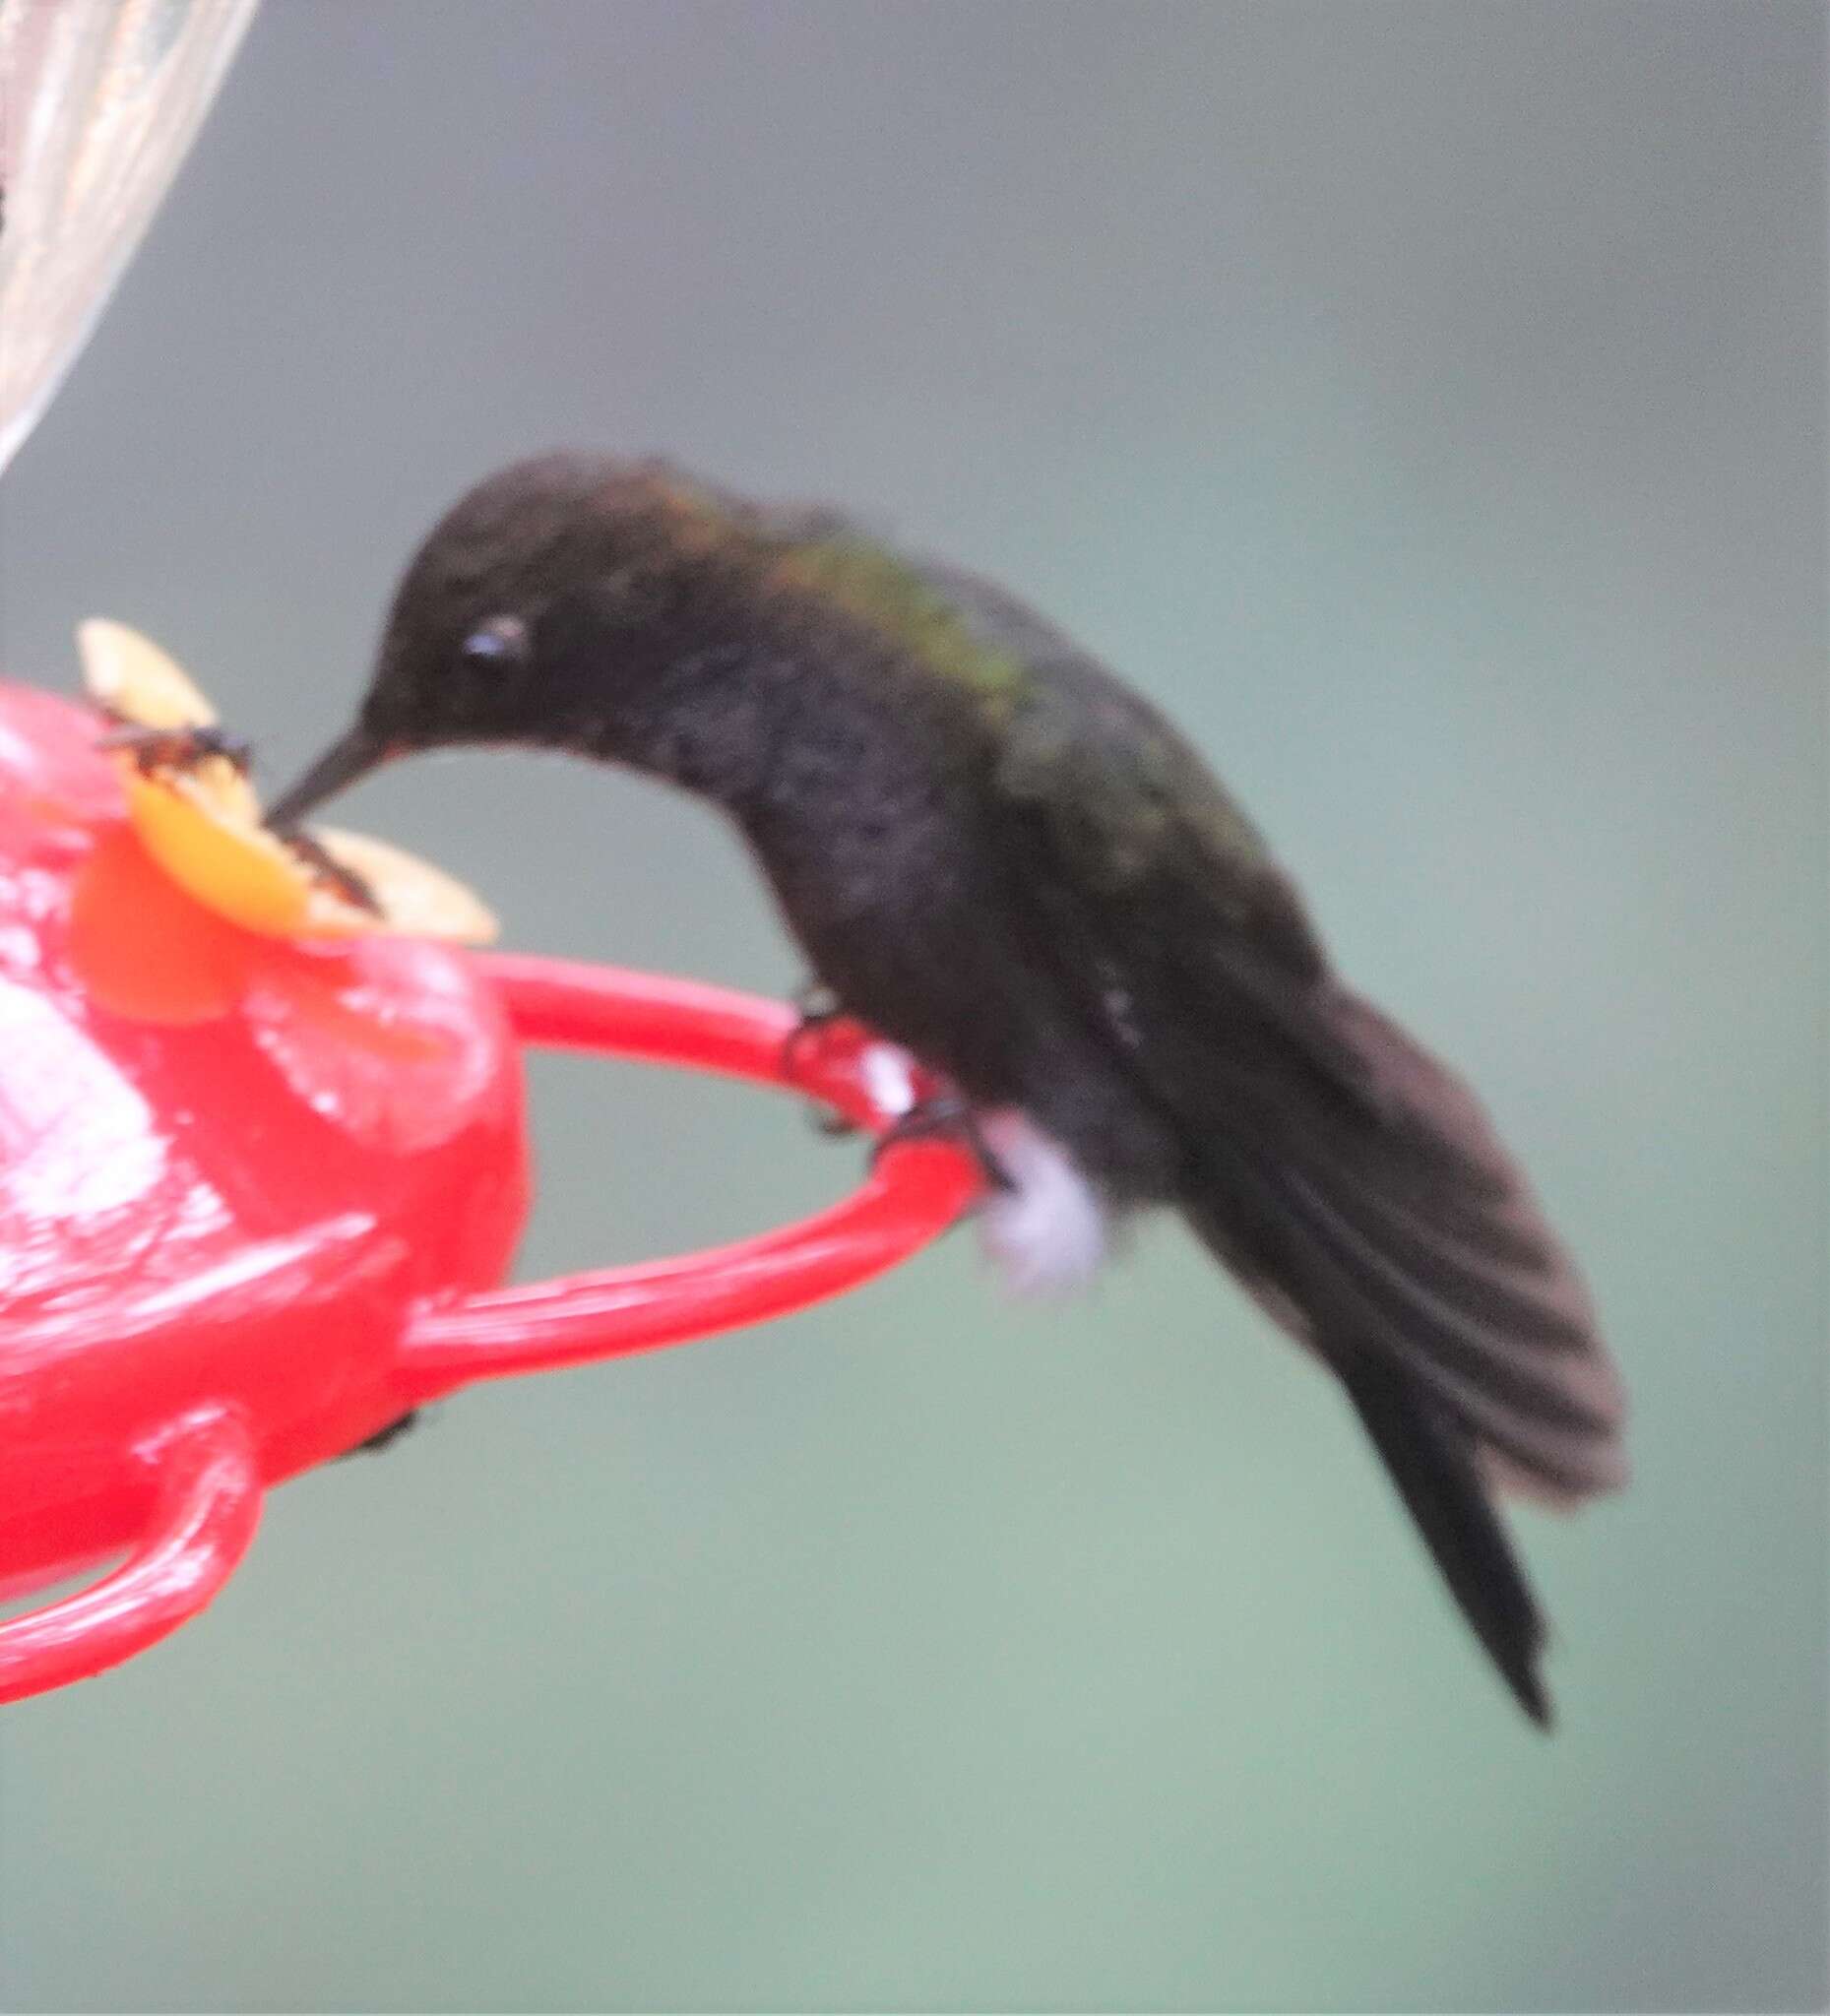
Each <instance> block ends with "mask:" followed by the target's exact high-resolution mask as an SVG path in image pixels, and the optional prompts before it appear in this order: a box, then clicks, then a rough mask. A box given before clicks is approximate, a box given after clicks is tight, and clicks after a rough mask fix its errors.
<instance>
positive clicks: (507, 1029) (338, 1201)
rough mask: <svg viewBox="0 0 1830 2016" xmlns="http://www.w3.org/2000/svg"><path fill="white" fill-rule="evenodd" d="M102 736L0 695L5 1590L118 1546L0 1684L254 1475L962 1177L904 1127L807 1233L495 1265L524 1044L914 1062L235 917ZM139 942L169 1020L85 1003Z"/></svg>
mask: <svg viewBox="0 0 1830 2016" xmlns="http://www.w3.org/2000/svg"><path fill="white" fill-rule="evenodd" d="M95 739H96V725H95V717H94V716H93V715H91V714H88V713H86V712H85V711H83V710H81V709H78V708H74V707H71V706H69V705H68V704H67V703H65V702H63V701H60V700H57V699H55V698H53V697H52V696H50V695H48V694H44V693H41V692H36V691H33V690H32V689H28V688H21V687H9V686H5V685H0V1598H18V1597H20V1596H22V1595H25V1594H27V1593H28V1592H30V1591H32V1590H35V1589H42V1588H44V1587H45V1586H46V1585H47V1584H49V1583H51V1582H53V1581H56V1580H58V1579H61V1578H64V1577H67V1576H70V1575H72V1574H75V1573H77V1572H79V1571H81V1570H83V1569H86V1568H87V1569H92V1570H93V1569H95V1567H96V1566H98V1565H101V1564H105V1563H107V1562H109V1561H116V1562H117V1563H118V1565H115V1566H113V1567H112V1568H111V1570H109V1572H107V1573H105V1574H104V1575H103V1576H102V1577H101V1579H100V1580H98V1581H95V1582H93V1583H92V1584H90V1586H88V1587H87V1588H84V1589H82V1590H80V1591H79V1592H78V1593H77V1594H75V1595H73V1596H67V1597H64V1598H62V1599H60V1600H57V1601H53V1602H49V1603H45V1604H43V1605H41V1606H40V1607H38V1608H35V1609H32V1610H29V1611H27V1612H26V1613H25V1614H21V1615H15V1616H12V1617H10V1618H7V1619H6V1620H4V1621H0V1701H3V1700H13V1699H17V1698H19V1697H20V1696H23V1695H28V1694H33V1693H38V1692H41V1691H43V1690H44V1689H46V1688H49V1687H56V1686H61V1685H63V1684H65V1683H66V1682H68V1681H71V1680H75V1679H81V1678H84V1677H86V1676H88V1675H90V1674H93V1673H95V1672H99V1671H100V1670H103V1669H104V1668H106V1667H109V1666H112V1665H114V1664H116V1663H117V1662H119V1661H121V1660H124V1659H127V1658H129V1657H131V1656H132V1655H133V1654H135V1653H137V1652H140V1651H143V1650H144V1649H145V1648H146V1647H148V1646H149V1645H151V1644H153V1643H154V1642H155V1641H156V1640H158V1638H160V1637H163V1636H164V1635H165V1634H166V1633H167V1632H168V1631H171V1630H173V1629H174V1628H175V1627H176V1626H177V1625H179V1624H181V1623H183V1622H185V1621H186V1620H187V1619H188V1618H190V1617H192V1616H194V1615H196V1614H197V1612H198V1611H199V1610H201V1609H202V1608H203V1607H204V1606H205V1605H206V1604H208V1603H209V1602H210V1600H211V1599H212V1598H213V1597H214V1596H215V1595H216V1594H217V1592H218V1591H219V1590H220V1589H221V1587H222V1585H223V1583H224V1582H225V1581H226V1580H227V1578H228V1576H229V1575H230V1574H231V1573H232V1571H233V1570H234V1568H235V1566H236V1564H237V1562H238V1561H239V1560H240V1558H241V1556H242V1554H243V1553H244V1552H245V1551H246V1548H247V1545H248V1543H249V1541H250V1539H251V1538H252V1536H253V1532H254V1527H255V1524H256V1521H257V1520H258V1518H259V1514H260V1504H261V1498H262V1495H263V1493H264V1491H265V1490H266V1488H267V1487H268V1486H269V1485H271V1484H273V1483H276V1482H278V1481H282V1480H283V1479H284V1478H285V1477H288V1476H291V1475H294V1474H296V1473H297V1472H298V1471H300V1470H302V1469H305V1468H307V1467H308V1466H310V1465H312V1464H315V1463H319V1462H322V1461H324V1460H326V1459H327V1458H329V1457H332V1456H335V1455H338V1454H340V1453H342V1452H343V1451H345V1450H347V1449H348V1448H350V1447H352V1446H353V1445H354V1444H355V1443H357V1442H359V1441H361V1440H363V1439H365V1438H366V1437H367V1436H369V1435H371V1434H373V1433H375V1432H376V1431H377V1430H379V1429H381V1428H383V1427H385V1426H386V1425H387V1424H388V1423H389V1422H391V1421H393V1420H395V1419H397V1418H399V1417H400V1416H401V1415H402V1414H403V1413H405V1412H406V1411H407V1410H408V1409H410V1408H411V1407H414V1406H417V1405H419V1404H420V1403H422V1402H424V1401H428V1400H433V1399H437V1398H441V1397H443V1396H445V1395H447V1394H450V1393H453V1392H455V1391H457V1390H458V1389H459V1388H461V1387H463V1386H466V1385H468V1384H470V1383H471V1382H472V1381H473V1380H476V1379H485V1378H501V1377H506V1376H508V1375H509V1374H512V1373H519V1372H529V1371H538V1370H544V1369H547V1368H550V1367H554V1366H559V1365H567V1364H576V1363H581V1362H584V1361H586V1360H588V1359H592V1358H600V1357H613V1356H618V1355H623V1354H625V1353H630V1352H638V1351H654V1350H658V1349H660V1348H662V1347H663V1346H666V1345H673V1344H683V1343H687V1342H689V1341H691V1340H692V1339H694V1338H699V1337H704V1336H708V1335H710V1334H712V1333H713V1332H715V1331H719V1330H727V1329H731V1328H734V1327H736V1326H738V1325H741V1324H746V1323H755V1322H761V1321H763V1320H765V1319H767V1318H769V1317H773V1316H779V1315H783V1314H785V1313H787V1312H788V1311H789V1310H791V1309H795V1308H799V1307H802V1306H804V1305H805V1304H807V1303H810V1302H814V1301H818V1300H820V1299H822V1298H823V1297H825V1296H828V1295H833V1294H837V1293H839V1292H842V1291H843V1290H846V1289H849V1288H852V1287H854V1286H856V1285H857V1284H858V1283H860V1282H863V1281H866V1280H868V1279H869V1278H870V1277H871V1276H872V1275H875V1274H879V1273H881V1272H883V1271H884V1270H885V1269H886V1268H889V1267H892V1266H894V1265H895V1264H896V1263H897V1262H898V1261H900V1260H904V1259H907V1258H908V1257H910V1256H911V1255H912V1254H913V1253H915V1252H916V1251H917V1250H918V1249H919V1248H920V1247H921V1246H923V1245H925V1244H926V1243H927V1242H928V1241H929V1240H930V1239H932V1238H934V1237H936V1236H937V1235H938V1234H939V1233H940V1232H942V1231H944V1230H945V1229H947V1228H948V1227H949V1226H951V1225H952V1224H953V1223H954V1222H955V1221H956V1220H957V1219H958V1218H959V1217H960V1216H961V1215H962V1213H964V1212H965V1211H967V1210H968V1209H969V1208H970V1207H971V1206H972V1204H973V1203H974V1202H975V1200H976V1198H977V1196H978V1189H979V1176H978V1170H977V1168H976V1166H975V1165H974V1163H973V1161H972V1159H971V1158H970V1157H969V1156H967V1155H966V1154H964V1153H963V1152H962V1151H961V1150H959V1149H958V1148H956V1147H954V1146H951V1145H949V1144H947V1143H944V1142H939V1141H932V1140H927V1141H923V1140H910V1141H905V1142H898V1143H894V1144H892V1145H891V1146H890V1147H889V1148H888V1149H887V1150H886V1151H885V1152H884V1153H883V1154H882V1156H881V1157H880V1158H879V1159H878V1161H877V1162H876V1164H875V1166H874V1167H873V1168H872V1169H871V1171H870V1173H869V1174H868V1176H867V1177H866V1179H865V1180H864V1182H863V1183H862V1185H861V1186H860V1187H859V1188H858V1189H857V1190H856V1191H855V1192H853V1194H852V1196H850V1197H849V1198H847V1199H846V1200H845V1201H844V1202H842V1203H840V1204H838V1205H835V1206H834V1207H832V1208H831V1209H830V1210H827V1211H824V1212H820V1213H818V1214H816V1215H815V1216H814V1217H812V1218H809V1219H806V1220H803V1221H802V1222H800V1223H798V1224H795V1225H790V1226H787V1227H784V1228H782V1229H779V1230H776V1231H772V1232H766V1233H763V1234H761V1235H759V1236H757V1237H754V1238H747V1239H741V1240H738V1241H737V1242H735V1243H734V1244H730V1245H726V1246H719V1247H714V1248H711V1249H708V1250H706V1251H703V1252H698V1253H691V1254H685V1255H681V1256H679V1257H677V1258H673V1259H667V1260H660V1261H653V1262H648V1263H645V1264H642V1265H639V1266H633V1267H619V1268H612V1269H607V1270H604V1271H601V1272H596V1273H586V1274H577V1275H572V1276H568V1277H565V1278H563V1279H559V1280H554V1281H548V1282H540V1283H536V1284H531V1285H526V1286H520V1287H503V1286H501V1285H500V1284H501V1282H502V1279H503V1276H504V1275H505V1273H506V1272H507V1269H508V1265H509V1261H510V1258H511V1256H512V1253H513V1249H514V1245H515V1241H516V1239H517V1237H518V1235H519V1233H520V1230H521V1227H522V1224H523V1222H524V1220H525V1217H526V1212H527V1205H528V1194H529V1179H528V1168H527V1142H526V1130H525V1124H524V1115H523V1088H522V1071H521V1062H520V1052H521V1049H522V1047H523V1046H526V1045H546V1046H553V1047H560V1048H567V1049H577V1050H587V1051H593V1052H598V1053H601V1054H605V1055H614V1056H618V1057H627V1058H635V1059H638V1060H640V1061H643V1062H647V1063H654V1064H672V1065H680V1066H684V1067H687V1068H689V1069H694V1070H703V1071H713V1072H718V1073H721V1074H724V1075H726V1076H732V1077H738V1078H744V1079H749V1080H752V1081H753V1082H755V1083H757V1084H760V1085H766V1086H770V1087H773V1088H775V1089H776V1090H779V1091H781V1090H786V1091H790V1092H793V1093H795V1094H797V1095H800V1096H803V1097H808V1096H810V1097H812V1098H815V1099H818V1100H820V1101H822V1102H824V1103H827V1104H829V1105H831V1106H833V1107H834V1108H836V1109H837V1110H838V1111H840V1112H841V1113H843V1114H845V1115H846V1117H847V1118H849V1119H851V1120H852V1121H854V1122H856V1123H857V1124H858V1125H859V1126H860V1127H862V1128H864V1129H866V1130H868V1131H869V1132H870V1133H872V1134H874V1135H878V1136H881V1135H882V1134H884V1133H885V1132H886V1131H887V1130H888V1129H889V1128H890V1127H891V1126H892V1125H893V1123H894V1122H895V1120H896V1119H897V1118H899V1117H900V1116H901V1114H902V1112H903V1111H904V1110H905V1109H906V1106H907V1103H908V1101H909V1099H910V1098H911V1097H913V1096H914V1095H915V1093H916V1092H918V1091H919V1089H920V1088H919V1085H918V1084H917V1082H916V1081H915V1078H914V1076H913V1074H912V1071H911V1068H910V1066H909V1063H908V1060H907V1059H906V1058H905V1057H904V1056H903V1055H902V1053H901V1052H899V1051H897V1050H895V1049H893V1048H891V1047H890V1046H889V1045H887V1044H884V1043H882V1042H879V1041H877V1040H874V1039H872V1038H871V1037H869V1036H868V1035H867V1034H866V1033H865V1032H863V1031H860V1030H857V1029H855V1028H853V1027H852V1026H850V1025H843V1024H842V1025H837V1026H834V1027H831V1028H828V1029H823V1030H822V1031H820V1033H819V1035H818V1039H817V1040H808V1041H806V1042H804V1043H801V1044H797V1045H790V1044H789V1037H790V1035H791V1034H792V1032H793V1029H794V1027H795V1022H796V1018H795V1015H794V1013H793V1011H792V1010H791V1009H789V1008H788V1007H786V1006H784V1005H783V1004H781V1003H779V1002H775V1001H767V1000H759V999H755V998H753V997H750V996H747V995H742V994H735V993H730V992H726V991H725V990H724V989H721V988H715V987H708V986H701V985H696V984H694V983H692V982H689V981H684V980H675V979H666V978H661V977H654V976H651V975H645V974H636V973H628V972H622V971H618V970H616V969H613V968H602V967H592V966H582V965H575V964H568V963H564V962H559V961H553V960H542V959H531V958H522V957H502V956H478V955H465V954H460V953H458V952H455V951H453V950H451V949H449V948H447V947H444V946H439V945H433V944H429V943H426V942H422V941H418V940H413V939H407V938H398V937H389V936H376V937H370V938H364V939H360V940H356V941H350V942H347V943H345V944H342V945H339V946H337V947H335V948H326V947H322V946H319V947H301V946H298V945H294V944H291V943H287V942H284V941H279V940H271V939H260V938H256V937H255V936H253V934H250V933H247V932H244V931H242V930H240V929H239V927H237V926H234V925H231V924H228V923H226V922H223V921H222V920H221V918H219V917H216V916H215V915H213V914H209V913H206V912H205V911H203V910H202V909H201V907H199V906H197V905H196V904H195V903H194V902H193V901H192V899H191V898H189V897H188V896H185V895H184V894H183V893H182V892H181V891H178V890H177V889H176V888H175V887H174V886H173V885H171V884H170V883H169V882H168V881H166V880H164V879H163V878H162V877H161V876H160V874H159V871H158V868H157V867H156V866H155V865H154V864H153V863H152V861H151V860H150V858H148V857H145V856H144V855H143V854H142V853H141V852H140V851H139V850H138V848H137V844H136V843H135V840H134V836H133V834H132V831H131V829H130V827H129V826H128V824H127V822H126V819H125V815H124V808H123V805H122V801H121V796H120V790H119V786H118V781H117V780H116V779H115V777H114V774H113V772H112V770H111V769H110V767H109V766H108V764H107V763H106V762H105V761H104V760H103V759H102V758H101V757H99V756H98V755H97V754H96V752H95ZM148 957H158V958H162V959H167V960H168V961H172V962H177V964H176V965H175V966H174V967H173V970H172V972H170V973H167V974H166V975H164V976H163V977H162V978H161V980H160V983H159V987H160V995H159V997H160V999H161V1001H163V1002H164V1004H165V1006H166V1009H168V1010H169V1013H165V1014H164V1015H163V1019H160V1018H159V1017H158V1016H154V1017H150V1018H149V1017H148V1016H145V1015H137V1014H135V1013H131V1012H125V1011H124V1007H123V1002H122V999H121V997H119V995H118V994H116V995H115V996H111V997H110V996H108V995H107V992H106V986H105V985H103V986H102V989H101V991H102V994H103V997H104V998H102V999H98V998H97V987H96V984H93V983H92V982H97V981H100V980H101V979H103V978H104V977H108V976H112V977H113V979H114V981H115V982H118V980H119V977H120V976H121V975H122V974H124V973H132V972H137V971H139V969H140V967H141V966H142V964H143V963H144V961H145V960H146V959H147V958H148ZM104 1001H105V1002H106V1003H107V1005H104ZM128 1006H131V1003H129V1004H128ZM790 1051H791V1052H792V1054H791V1055H790Z"/></svg>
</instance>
